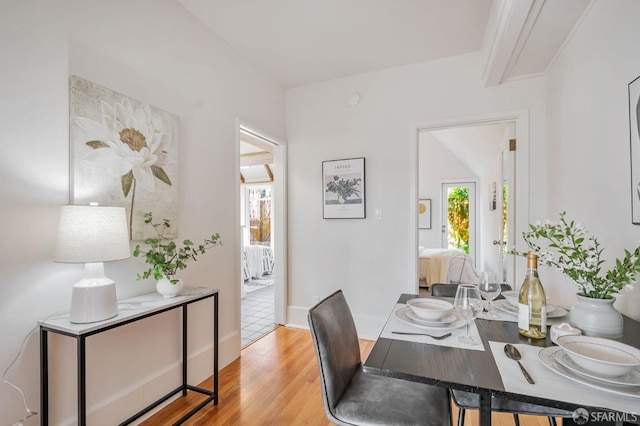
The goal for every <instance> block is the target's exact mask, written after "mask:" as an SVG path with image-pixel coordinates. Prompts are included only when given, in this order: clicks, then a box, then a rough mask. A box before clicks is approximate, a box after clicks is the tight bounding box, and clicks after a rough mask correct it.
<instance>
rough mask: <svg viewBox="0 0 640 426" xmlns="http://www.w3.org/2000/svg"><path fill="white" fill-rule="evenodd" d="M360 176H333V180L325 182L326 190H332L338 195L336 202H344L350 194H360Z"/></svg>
mask: <svg viewBox="0 0 640 426" xmlns="http://www.w3.org/2000/svg"><path fill="white" fill-rule="evenodd" d="M361 180H362V178H353V179H343V178H341V177H340V176H334V177H333V181H330V182H329V183H327V192H333V193H334V194H337V195H338V203H340V204H344V203H346V202H347V199H348V198H349V197H351V196H352V195H355V196H360V187H359V185H360V181H361Z"/></svg>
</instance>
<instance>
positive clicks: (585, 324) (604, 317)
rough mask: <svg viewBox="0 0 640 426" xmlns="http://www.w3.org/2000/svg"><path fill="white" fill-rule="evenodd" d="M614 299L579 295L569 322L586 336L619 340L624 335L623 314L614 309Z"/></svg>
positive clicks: (572, 308)
mask: <svg viewBox="0 0 640 426" xmlns="http://www.w3.org/2000/svg"><path fill="white" fill-rule="evenodd" d="M615 301H616V299H615V298H612V299H594V298H592V297H585V296H581V295H579V294H578V301H577V302H576V304H575V305H573V306H572V307H571V312H570V314H569V322H571V325H573V326H574V327H578V328H579V329H581V330H582V333H583V334H584V335H586V336H596V337H606V338H609V339H619V338H621V337H622V334H623V322H622V314H621V313H620V312H618V311H617V310H616V308H614V307H613V303H614V302H615Z"/></svg>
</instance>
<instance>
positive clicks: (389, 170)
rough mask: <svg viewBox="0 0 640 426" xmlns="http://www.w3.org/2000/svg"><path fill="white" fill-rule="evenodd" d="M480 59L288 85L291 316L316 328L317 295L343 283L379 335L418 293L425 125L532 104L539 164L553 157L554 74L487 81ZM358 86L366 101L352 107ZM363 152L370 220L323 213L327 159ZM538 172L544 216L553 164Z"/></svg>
mask: <svg viewBox="0 0 640 426" xmlns="http://www.w3.org/2000/svg"><path fill="white" fill-rule="evenodd" d="M480 66H481V64H480V56H479V54H469V55H463V56H458V57H454V58H449V59H445V60H440V61H434V62H429V63H423V64H417V65H412V66H405V67H399V68H394V69H389V70H384V71H379V72H372V73H368V74H363V75H358V76H354V77H350V78H344V79H340V80H333V81H328V82H324V83H319V84H315V85H310V86H305V87H300V88H296V89H291V90H288V91H287V141H288V153H289V156H288V159H289V176H290V179H289V214H288V216H289V243H290V245H289V265H290V270H289V273H290V275H289V289H290V292H289V321H290V322H291V323H293V324H297V325H300V326H306V309H307V308H308V307H309V306H311V305H312V303H313V300H314V297H315V296H318V297H322V296H326V295H327V294H329V293H330V292H331V291H333V290H335V289H338V288H341V289H343V290H344V292H345V295H346V297H347V299H348V301H349V303H350V306H351V308H352V311H353V313H354V316H355V317H356V322H357V325H358V327H359V332H360V334H361V335H362V336H365V337H370V338H372V337H376V336H377V333H378V331H379V330H380V328H381V327H382V325H383V323H384V320H385V317H386V315H387V314H388V312H389V310H390V309H391V306H392V305H393V303H394V301H395V300H396V299H397V297H398V296H399V294H400V293H403V292H404V293H407V292H415V290H416V288H417V283H416V281H415V280H416V276H417V272H416V269H415V267H413V266H412V265H415V264H416V260H415V259H414V257H416V247H414V246H413V245H414V244H415V245H416V246H417V240H416V239H417V230H416V229H415V226H414V225H413V224H412V223H411V221H412V219H411V218H412V217H413V216H412V215H414V214H415V211H412V209H411V205H412V200H415V199H416V198H417V196H418V194H417V176H416V171H415V170H416V166H415V164H416V152H415V145H416V132H415V130H416V128H417V126H418V124H419V123H421V122H424V121H427V120H435V119H441V118H442V119H447V118H457V117H466V116H470V115H476V114H486V113H495V112H501V111H512V110H519V109H528V110H529V118H530V123H531V125H530V131H529V134H528V136H529V137H530V151H531V152H530V156H531V158H532V163H535V164H540V163H541V162H542V161H543V159H544V155H545V149H544V136H545V127H544V117H545V105H544V81H543V80H542V79H530V80H525V81H521V82H515V83H509V84H504V85H501V86H499V87H492V88H485V87H484V86H483V84H482V81H481V78H480V75H481V72H480ZM353 90H357V91H358V92H359V93H360V95H361V99H362V100H361V102H360V104H359V105H357V106H356V107H353V108H350V107H349V106H348V105H347V96H348V94H349V93H350V92H351V91H353ZM359 156H363V157H365V158H366V194H367V201H366V202H367V207H366V209H367V218H366V219H353V220H335V219H333V220H323V219H322V210H321V209H322V204H321V203H322V201H321V200H322V186H321V162H322V161H323V160H332V159H340V158H352V157H359ZM531 173H532V182H541V183H542V184H541V185H538V186H532V187H531V198H532V200H533V201H535V202H532V204H531V206H532V210H533V211H532V213H533V214H534V215H539V214H541V212H544V210H543V209H544V194H545V192H544V191H545V188H544V182H545V176H544V174H545V171H544V169H540V168H536V169H533V170H532V172H531ZM413 205H415V203H414V204H413ZM376 208H381V209H382V220H376V218H375V215H374V212H375V209H376ZM538 209H540V210H538Z"/></svg>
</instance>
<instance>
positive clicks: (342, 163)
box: [322, 157, 366, 219]
mask: <svg viewBox="0 0 640 426" xmlns="http://www.w3.org/2000/svg"><path fill="white" fill-rule="evenodd" d="M322 194H323V196H322V217H323V219H364V218H365V216H366V210H365V175H364V157H362V158H350V159H346V160H331V161H323V162H322Z"/></svg>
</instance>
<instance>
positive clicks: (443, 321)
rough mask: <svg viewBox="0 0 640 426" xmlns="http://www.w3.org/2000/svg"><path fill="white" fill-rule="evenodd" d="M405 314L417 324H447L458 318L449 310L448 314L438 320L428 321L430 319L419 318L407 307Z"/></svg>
mask: <svg viewBox="0 0 640 426" xmlns="http://www.w3.org/2000/svg"><path fill="white" fill-rule="evenodd" d="M407 316H408V317H409V318H411V319H412V320H414V321H415V322H417V323H418V324H422V325H434V326H441V325H447V324H451V323H452V322H454V321H455V320H457V319H458V317H457V316H456V315H455V314H454V313H452V312H449V313H448V314H446V315H445V316H443V317H442V318H440V319H439V320H436V321H430V320H426V319H424V318H420V317H419V316H417V315H416V313H415V312H413V310H411V309H409V310H408V311H407Z"/></svg>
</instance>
